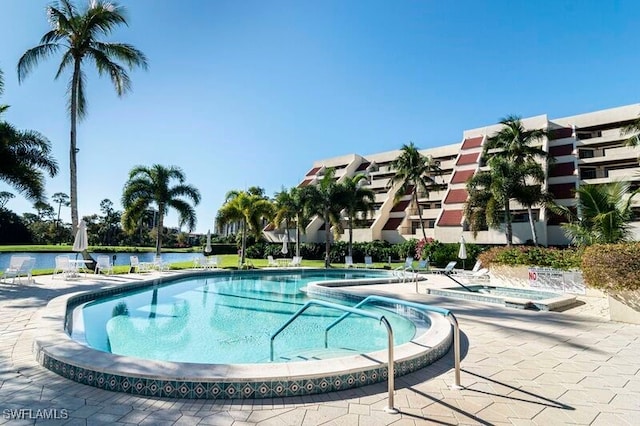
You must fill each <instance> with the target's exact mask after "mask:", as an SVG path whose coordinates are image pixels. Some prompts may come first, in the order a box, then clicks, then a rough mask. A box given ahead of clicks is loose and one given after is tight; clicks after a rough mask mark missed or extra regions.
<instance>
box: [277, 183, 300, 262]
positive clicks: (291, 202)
mask: <svg viewBox="0 0 640 426" xmlns="http://www.w3.org/2000/svg"><path fill="white" fill-rule="evenodd" d="M294 189H295V188H292V189H291V191H287V190H286V189H284V188H283V189H282V191H280V192H278V193H276V194H275V199H274V209H275V216H274V217H273V225H274V226H276V227H279V226H280V225H282V223H283V222H284V229H285V232H286V236H287V241H289V240H290V238H289V228H290V226H289V225H290V223H291V222H293V221H295V219H296V215H297V214H298V211H297V205H296V202H295V199H294V197H293V190H294ZM296 241H297V240H296ZM297 255H298V254H297V253H296V256H297Z"/></svg>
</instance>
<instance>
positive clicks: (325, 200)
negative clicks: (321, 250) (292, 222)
mask: <svg viewBox="0 0 640 426" xmlns="http://www.w3.org/2000/svg"><path fill="white" fill-rule="evenodd" d="M334 176H335V169H333V168H330V169H327V170H326V172H325V174H324V176H322V179H320V181H319V182H318V184H317V185H308V186H305V187H304V188H303V189H302V191H303V194H302V198H303V199H304V200H305V201H304V205H305V210H306V211H307V212H308V214H309V215H318V216H320V217H322V219H323V220H324V232H325V255H324V266H325V268H328V267H329V266H330V264H331V259H330V257H329V252H330V250H331V227H332V226H333V227H334V229H335V232H336V234H340V233H342V227H341V224H340V212H341V211H342V209H344V207H345V206H344V205H343V204H342V200H343V199H344V196H343V193H344V189H343V188H342V186H340V185H338V184H337V183H336V181H335V179H334Z"/></svg>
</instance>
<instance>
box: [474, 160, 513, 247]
mask: <svg viewBox="0 0 640 426" xmlns="http://www.w3.org/2000/svg"><path fill="white" fill-rule="evenodd" d="M517 173H518V167H517V166H516V165H515V163H512V162H509V161H507V160H505V159H503V158H501V157H494V158H493V159H492V165H491V169H490V170H485V171H481V172H479V173H477V174H475V175H474V176H473V177H471V178H470V179H469V180H468V181H467V192H468V193H469V198H468V199H467V202H466V203H465V207H464V216H465V220H466V221H467V222H468V223H469V228H470V229H471V231H472V232H473V234H474V236H475V235H477V233H478V231H480V230H482V229H485V228H487V227H490V228H494V229H500V228H501V227H502V224H504V232H505V236H506V240H507V245H508V246H510V245H511V244H512V242H513V228H512V219H511V208H510V205H509V202H510V200H511V198H512V197H514V196H515V194H518V190H519V188H521V185H520V182H519V179H513V176H517ZM501 216H502V220H501Z"/></svg>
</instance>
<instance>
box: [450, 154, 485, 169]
mask: <svg viewBox="0 0 640 426" xmlns="http://www.w3.org/2000/svg"><path fill="white" fill-rule="evenodd" d="M478 157H480V153H479V152H476V153H474V154H463V155H461V156H460V157H459V158H458V162H457V163H456V166H461V165H463V164H474V163H477V162H478Z"/></svg>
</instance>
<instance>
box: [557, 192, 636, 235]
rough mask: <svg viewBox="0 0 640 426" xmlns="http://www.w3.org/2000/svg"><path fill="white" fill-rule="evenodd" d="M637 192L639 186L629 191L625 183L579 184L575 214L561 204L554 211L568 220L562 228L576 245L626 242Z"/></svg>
mask: <svg viewBox="0 0 640 426" xmlns="http://www.w3.org/2000/svg"><path fill="white" fill-rule="evenodd" d="M638 193H640V189H637V190H635V191H633V192H630V183H629V182H612V183H607V184H600V185H582V186H581V187H580V188H578V189H577V190H576V194H577V195H578V206H577V211H578V213H577V214H575V213H573V212H572V211H571V210H570V209H569V208H567V207H565V206H557V205H556V206H555V211H556V212H558V213H561V214H563V215H564V216H565V217H567V218H568V219H569V223H566V224H564V225H562V227H563V229H564V232H565V234H566V235H567V237H568V238H569V239H571V241H572V243H574V244H576V245H580V246H583V245H591V244H608V243H618V242H623V241H628V240H629V238H631V236H632V233H631V230H630V227H629V222H631V220H632V218H633V212H632V209H631V206H632V201H633V197H635V196H636V195H637V194H638Z"/></svg>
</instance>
